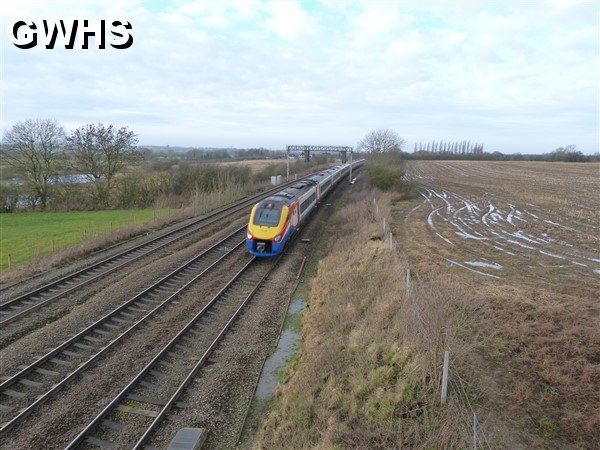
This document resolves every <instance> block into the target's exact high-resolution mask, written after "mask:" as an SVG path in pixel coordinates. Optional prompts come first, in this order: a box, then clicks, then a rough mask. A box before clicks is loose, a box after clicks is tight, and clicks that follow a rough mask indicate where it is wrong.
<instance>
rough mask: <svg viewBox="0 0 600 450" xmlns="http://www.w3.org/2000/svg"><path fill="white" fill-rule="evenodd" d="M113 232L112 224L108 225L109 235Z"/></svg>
mask: <svg viewBox="0 0 600 450" xmlns="http://www.w3.org/2000/svg"><path fill="white" fill-rule="evenodd" d="M112 232H113V228H112V222H111V223H110V234H112Z"/></svg>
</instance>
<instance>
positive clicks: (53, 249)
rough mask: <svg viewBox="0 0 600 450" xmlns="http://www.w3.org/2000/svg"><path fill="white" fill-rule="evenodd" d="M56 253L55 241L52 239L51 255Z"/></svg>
mask: <svg viewBox="0 0 600 450" xmlns="http://www.w3.org/2000/svg"><path fill="white" fill-rule="evenodd" d="M55 251H56V241H55V240H54V239H52V253H54V252H55Z"/></svg>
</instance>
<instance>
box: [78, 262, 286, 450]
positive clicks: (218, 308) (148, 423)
mask: <svg viewBox="0 0 600 450" xmlns="http://www.w3.org/2000/svg"><path fill="white" fill-rule="evenodd" d="M279 259H280V258H278V259H277V261H279ZM277 261H264V260H257V259H256V258H254V257H252V258H251V259H250V260H249V261H248V262H247V263H246V264H245V265H244V267H242V269H241V270H240V271H239V272H238V273H236V274H235V275H234V276H233V277H232V278H231V280H230V281H229V282H228V283H227V284H226V285H225V286H224V287H223V289H221V291H219V292H218V293H217V294H216V295H215V296H214V297H213V298H212V299H211V300H210V301H209V302H208V303H207V304H206V305H205V306H204V307H203V308H202V309H201V310H200V311H199V312H198V313H197V314H196V315H195V316H194V317H193V318H192V319H191V320H190V321H189V322H188V323H187V325H186V326H185V327H184V328H183V329H182V330H181V331H180V332H179V333H178V334H177V335H176V336H175V337H174V338H173V339H172V340H171V341H170V342H169V343H168V344H167V345H166V346H165V347H164V348H163V349H162V350H161V351H160V352H159V353H158V354H157V355H156V356H155V357H154V358H153V359H152V361H150V362H149V363H148V364H147V365H146V367H144V369H142V371H140V372H139V373H138V374H137V375H136V376H135V377H134V378H133V379H132V380H131V381H130V382H129V384H128V385H127V386H126V387H125V388H124V389H123V390H121V392H119V394H117V396H116V397H115V398H114V399H113V400H112V401H111V402H110V403H109V404H108V405H107V406H106V407H105V408H104V409H103V410H102V411H101V412H100V413H99V414H98V415H97V416H96V417H95V418H94V419H93V420H92V421H91V422H90V423H89V424H88V425H87V426H86V427H85V429H84V430H83V431H81V433H80V434H79V435H78V436H77V437H76V438H75V439H74V440H73V441H72V442H71V443H70V444H69V445H68V447H67V449H74V448H86V447H93V448H97V447H98V446H100V447H106V448H114V447H128V448H136V449H137V448H141V447H142V446H143V445H144V444H145V443H146V442H147V441H148V439H149V438H150V437H151V436H152V434H153V432H154V431H155V430H156V429H157V428H158V427H159V426H160V425H161V423H162V422H163V420H164V419H166V418H167V417H168V416H169V413H170V412H171V411H172V410H173V409H176V408H185V407H186V405H185V404H181V403H178V402H177V399H178V398H179V396H180V395H181V394H182V393H183V392H184V391H185V390H186V389H187V387H188V386H189V385H190V384H191V383H193V382H195V377H196V375H197V374H198V372H199V371H200V369H201V368H202V367H203V366H204V365H205V364H206V363H207V361H208V360H209V357H210V355H211V353H212V352H213V350H214V349H215V347H216V346H217V345H218V343H219V342H220V341H221V340H222V339H223V337H224V336H225V335H226V333H227V331H228V330H229V329H230V328H231V326H232V324H233V323H234V322H235V320H236V319H237V318H238V316H239V315H240V313H241V312H242V310H243V308H244V306H246V305H247V304H248V302H249V301H250V300H251V299H252V297H253V296H254V294H255V293H256V292H257V291H258V289H259V288H260V287H261V286H262V284H263V282H264V281H265V279H266V278H267V277H268V276H269V274H270V273H271V271H272V270H273V268H274V267H276V264H277Z"/></svg>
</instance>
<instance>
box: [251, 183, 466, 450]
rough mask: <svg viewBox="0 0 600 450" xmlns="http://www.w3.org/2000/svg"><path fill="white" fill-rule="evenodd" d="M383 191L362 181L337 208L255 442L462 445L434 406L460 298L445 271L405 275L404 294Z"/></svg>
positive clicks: (450, 419)
mask: <svg viewBox="0 0 600 450" xmlns="http://www.w3.org/2000/svg"><path fill="white" fill-rule="evenodd" d="M375 198H376V199H377V206H375V203H374V201H373V200H374V199H375ZM391 198H392V196H391V195H381V194H380V193H377V194H376V193H374V192H372V191H368V190H367V188H366V186H365V184H364V180H361V184H360V186H359V185H358V184H357V185H355V187H354V188H353V193H352V195H351V196H350V198H349V200H348V202H347V203H346V204H345V205H344V207H343V208H342V209H341V210H340V211H339V212H337V213H336V215H335V217H334V219H333V222H332V226H331V230H332V232H333V233H334V237H335V238H336V239H332V241H333V243H332V245H331V248H330V251H329V253H328V255H327V256H326V257H325V258H324V259H323V260H322V261H321V262H320V264H319V267H318V271H317V275H316V276H315V278H314V279H313V280H312V281H311V292H310V298H309V310H308V312H307V313H306V314H305V316H304V318H303V321H302V345H301V349H300V351H299V355H298V357H297V359H296V360H295V361H294V362H293V363H292V365H291V366H290V367H289V368H288V372H287V376H286V380H285V384H284V385H283V386H282V388H281V389H280V391H279V392H280V394H281V395H280V397H279V399H278V404H277V407H276V409H275V410H274V411H272V413H271V414H270V415H269V416H268V418H267V419H266V420H265V422H264V424H263V428H262V430H261V431H260V432H259V435H258V436H257V439H256V441H255V443H254V446H255V447H257V448H307V447H316V448H332V447H333V448H338V447H356V448H390V447H392V448H404V447H429V448H448V447H463V446H465V445H467V442H466V435H467V433H466V432H465V429H464V427H463V425H462V424H461V423H459V421H458V418H457V416H456V414H455V412H454V409H453V408H454V406H453V405H450V406H449V407H440V405H439V386H440V384H439V377H440V370H441V358H442V352H443V350H444V349H446V348H449V349H450V350H451V351H452V352H453V353H459V352H461V351H463V348H464V347H463V345H462V344H461V343H460V340H459V339H458V338H457V333H456V330H458V329H460V328H461V326H460V325H459V323H460V322H461V321H462V320H463V319H464V311H465V307H466V306H465V305H464V304H463V303H462V300H461V298H462V296H461V295H460V290H459V289H457V288H455V286H454V284H453V283H452V280H448V279H446V280H445V281H448V283H444V284H440V283H438V282H434V281H431V280H430V279H422V280H414V282H413V283H412V287H411V292H410V293H407V292H406V286H405V269H406V262H405V260H404V259H403V257H402V248H398V247H396V248H395V249H393V250H391V249H390V248H389V245H388V241H387V240H386V239H385V238H384V233H383V228H382V222H383V218H384V217H387V219H388V221H389V219H390V218H391V216H390V206H389V205H390V200H391Z"/></svg>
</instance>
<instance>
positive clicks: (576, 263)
mask: <svg viewBox="0 0 600 450" xmlns="http://www.w3.org/2000/svg"><path fill="white" fill-rule="evenodd" d="M571 262H572V263H573V264H575V265H577V266H583V267H587V264H583V263H580V262H579V261H571Z"/></svg>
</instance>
